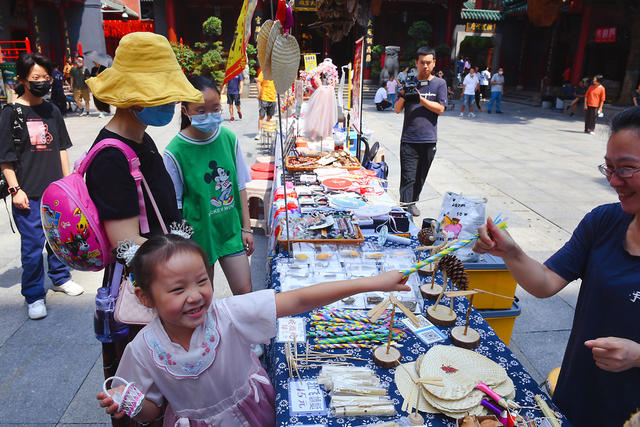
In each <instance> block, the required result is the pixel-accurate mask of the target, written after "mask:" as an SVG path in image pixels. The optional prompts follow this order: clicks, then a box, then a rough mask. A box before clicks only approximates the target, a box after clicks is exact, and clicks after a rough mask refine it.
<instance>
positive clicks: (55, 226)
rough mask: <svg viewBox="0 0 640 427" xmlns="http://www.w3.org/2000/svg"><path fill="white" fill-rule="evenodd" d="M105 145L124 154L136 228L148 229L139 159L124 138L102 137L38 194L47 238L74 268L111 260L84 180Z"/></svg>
mask: <svg viewBox="0 0 640 427" xmlns="http://www.w3.org/2000/svg"><path fill="white" fill-rule="evenodd" d="M108 147H114V148H117V149H119V150H120V151H122V154H124V155H125V157H126V158H127V161H128V163H129V172H130V173H131V176H132V177H133V179H134V180H135V182H136V187H137V189H138V204H139V207H140V218H139V219H140V230H141V232H142V233H148V232H149V223H148V221H147V212H146V208H145V204H144V197H143V195H142V186H141V184H140V182H141V181H142V182H143V183H144V186H145V190H146V191H147V194H149V195H151V191H150V190H149V186H148V184H147V182H146V181H145V179H144V177H143V176H142V173H141V172H140V160H139V159H138V157H137V156H136V153H135V152H134V151H133V150H132V149H131V147H129V146H128V145H127V144H125V143H124V142H122V141H119V140H117V139H113V138H107V139H103V140H102V141H100V142H99V143H97V144H96V145H95V146H93V147H92V148H91V150H89V152H88V153H86V154H85V155H84V156H83V157H81V158H80V159H78V160H77V161H76V163H75V167H74V171H73V173H72V174H71V175H69V176H67V177H65V178H62V179H59V180H57V181H54V182H52V183H51V184H49V186H48V187H47V189H46V190H45V191H44V194H43V195H42V202H41V205H40V216H41V218H42V227H43V228H44V234H45V237H46V239H47V242H48V243H49V246H51V249H53V252H54V253H55V254H56V255H57V256H58V258H60V260H61V261H62V262H63V263H65V264H66V265H68V266H69V267H71V268H75V269H76V270H85V271H87V270H88V271H100V270H102V269H103V268H104V267H105V266H106V265H107V264H110V263H112V262H113V261H114V256H113V253H112V251H111V244H110V243H109V239H108V238H107V234H106V233H105V230H104V226H103V225H102V223H101V222H100V218H99V216H98V209H97V208H96V206H95V204H94V203H93V201H92V200H91V197H90V196H89V191H88V190H87V185H86V183H85V180H84V174H85V172H86V171H87V169H88V168H89V165H90V164H91V161H92V160H93V159H94V158H95V157H96V155H97V154H98V153H99V152H100V151H102V150H103V149H105V148H108Z"/></svg>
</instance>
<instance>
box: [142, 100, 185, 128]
mask: <svg viewBox="0 0 640 427" xmlns="http://www.w3.org/2000/svg"><path fill="white" fill-rule="evenodd" d="M174 111H175V103H174V102H172V103H170V104H165V105H157V106H155V107H145V108H143V109H142V111H134V112H133V114H135V116H136V118H137V119H138V120H140V123H142V124H143V125H145V126H166V125H168V124H169V123H171V119H172V118H173V112H174Z"/></svg>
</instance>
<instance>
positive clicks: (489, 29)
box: [465, 22, 496, 33]
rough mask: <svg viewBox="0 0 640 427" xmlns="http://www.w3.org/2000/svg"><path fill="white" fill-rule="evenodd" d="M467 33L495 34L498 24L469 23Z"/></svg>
mask: <svg viewBox="0 0 640 427" xmlns="http://www.w3.org/2000/svg"><path fill="white" fill-rule="evenodd" d="M465 31H466V32H467V33H495V32H496V24H495V23H490V22H467V26H466V28H465Z"/></svg>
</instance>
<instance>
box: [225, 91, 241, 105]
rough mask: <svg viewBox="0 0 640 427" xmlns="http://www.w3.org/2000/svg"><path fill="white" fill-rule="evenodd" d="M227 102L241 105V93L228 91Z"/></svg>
mask: <svg viewBox="0 0 640 427" xmlns="http://www.w3.org/2000/svg"><path fill="white" fill-rule="evenodd" d="M227 104H229V105H231V104H236V106H237V107H239V106H240V94H238V93H228V94H227Z"/></svg>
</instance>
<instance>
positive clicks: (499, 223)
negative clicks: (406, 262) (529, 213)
mask: <svg viewBox="0 0 640 427" xmlns="http://www.w3.org/2000/svg"><path fill="white" fill-rule="evenodd" d="M496 225H497V226H498V228H500V229H502V230H504V229H506V228H507V223H506V221H504V220H498V221H497V222H496ZM478 237H479V236H478V235H477V234H476V235H473V236H471V237H470V238H468V239H464V240H458V241H457V242H456V243H454V244H452V245H451V246H449V247H447V248H445V249H443V250H441V251H440V252H438V253H437V254H435V255H431V256H430V257H428V258H427V259H425V260H423V261H420V262H418V263H416V265H414V266H413V267H412V268H410V269H409V270H405V271H402V272H401V273H403V274H404V275H405V276H408V275H410V274H412V273H415V272H416V271H417V270H418V269H419V268H421V267H423V266H425V265H427V264H430V263H432V262H434V261H435V260H437V259H440V258H442V257H443V256H445V255H447V254H450V253H451V252H455V251H457V250H458V249H460V248H463V247H465V246H467V245H468V244H469V243H471V242H474V241H475V240H476V239H478Z"/></svg>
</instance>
